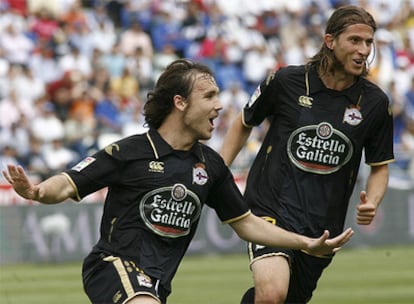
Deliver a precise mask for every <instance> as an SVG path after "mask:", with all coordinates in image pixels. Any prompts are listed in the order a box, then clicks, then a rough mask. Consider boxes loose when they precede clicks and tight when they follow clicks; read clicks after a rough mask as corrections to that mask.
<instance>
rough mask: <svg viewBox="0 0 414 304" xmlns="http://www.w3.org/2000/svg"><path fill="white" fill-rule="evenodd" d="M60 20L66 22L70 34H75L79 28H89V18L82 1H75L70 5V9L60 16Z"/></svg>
mask: <svg viewBox="0 0 414 304" xmlns="http://www.w3.org/2000/svg"><path fill="white" fill-rule="evenodd" d="M60 20H62V21H63V22H66V23H67V25H68V27H69V32H70V33H73V32H75V31H76V30H77V28H79V27H82V28H83V27H87V26H88V23H87V18H86V14H85V12H84V9H83V7H82V2H81V1H80V0H73V1H71V3H70V5H69V9H68V10H67V11H64V12H63V13H62V14H61V15H60Z"/></svg>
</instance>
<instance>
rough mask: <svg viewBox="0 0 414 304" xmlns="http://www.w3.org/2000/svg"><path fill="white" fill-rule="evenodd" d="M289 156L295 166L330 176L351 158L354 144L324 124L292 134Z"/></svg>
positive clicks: (327, 124) (342, 134)
mask: <svg viewBox="0 0 414 304" xmlns="http://www.w3.org/2000/svg"><path fill="white" fill-rule="evenodd" d="M287 153H288V155H289V159H290V160H291V161H292V163H293V164H294V165H295V166H296V167H298V168H299V169H301V170H303V171H306V172H312V173H317V174H330V173H333V172H336V171H338V170H339V169H340V168H341V167H342V166H344V165H345V164H346V163H347V162H348V161H349V160H350V159H351V156H352V153H353V145H352V142H351V141H350V140H349V138H348V137H347V136H346V135H345V134H344V133H342V132H340V131H339V130H336V129H334V128H333V127H332V125H331V124H330V123H327V122H322V123H320V124H318V125H310V126H305V127H302V128H299V129H297V130H296V131H294V132H292V134H291V135H290V137H289V141H288V145H287Z"/></svg>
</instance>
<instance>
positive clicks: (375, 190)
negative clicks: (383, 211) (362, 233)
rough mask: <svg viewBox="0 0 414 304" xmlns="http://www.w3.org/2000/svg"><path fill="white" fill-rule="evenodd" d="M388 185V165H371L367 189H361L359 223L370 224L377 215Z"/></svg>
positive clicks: (358, 208)
mask: <svg viewBox="0 0 414 304" xmlns="http://www.w3.org/2000/svg"><path fill="white" fill-rule="evenodd" d="M387 186H388V165H386V164H385V165H380V166H371V173H370V175H369V176H368V180H367V186H366V191H361V193H360V195H359V198H360V202H359V204H358V206H357V223H358V224H359V225H369V224H370V223H371V222H372V220H373V219H374V217H375V214H376V212H377V208H378V206H379V204H380V203H381V201H382V199H383V197H384V194H385V191H386V190H387Z"/></svg>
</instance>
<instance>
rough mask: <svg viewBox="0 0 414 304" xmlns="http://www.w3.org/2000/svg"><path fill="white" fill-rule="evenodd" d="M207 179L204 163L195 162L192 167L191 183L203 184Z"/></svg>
mask: <svg viewBox="0 0 414 304" xmlns="http://www.w3.org/2000/svg"><path fill="white" fill-rule="evenodd" d="M207 181H208V175H207V172H206V170H205V166H204V164H201V163H200V164H196V165H195V166H194V168H193V183H195V184H197V185H200V186H202V185H205V183H207Z"/></svg>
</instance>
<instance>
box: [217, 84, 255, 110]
mask: <svg viewBox="0 0 414 304" xmlns="http://www.w3.org/2000/svg"><path fill="white" fill-rule="evenodd" d="M219 98H220V101H221V104H222V105H223V109H228V108H233V111H236V112H239V111H241V109H242V108H243V107H244V105H245V104H246V103H247V101H248V100H249V98H250V94H248V93H247V92H246V91H245V90H244V89H243V86H242V83H241V82H239V81H233V82H231V83H229V85H228V87H227V88H226V89H224V90H222V91H221V92H220V95H219Z"/></svg>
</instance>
